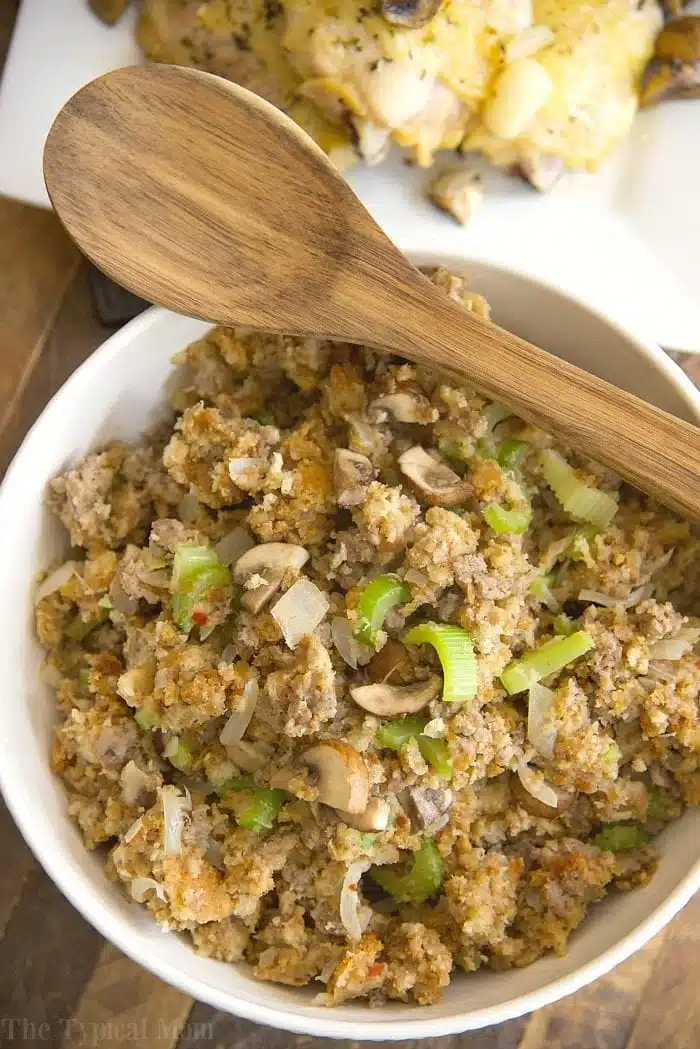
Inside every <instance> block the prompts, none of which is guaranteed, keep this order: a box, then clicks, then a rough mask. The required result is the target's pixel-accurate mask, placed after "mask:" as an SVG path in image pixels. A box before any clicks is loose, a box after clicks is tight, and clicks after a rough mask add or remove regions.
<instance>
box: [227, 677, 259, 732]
mask: <svg viewBox="0 0 700 1049" xmlns="http://www.w3.org/2000/svg"><path fill="white" fill-rule="evenodd" d="M259 692H260V688H259V686H258V681H257V678H254V677H251V678H249V679H248V680H247V681H246V683H245V685H244V687H243V694H242V695H241V697H240V700H239V706H238V707H237V708H236V710H234V712H233V714H231V717H230V718H229V719H228V721H227V722H226V724H225V725H224V727H223V728H222V730H221V734H220V735H219V739H220V741H221V742H222V743H223V745H224V746H225V747H229V746H233V744H234V743H238V742H239V740H241V739H243V736H244V735H245V731H246V729H247V728H248V725H249V724H250V719H251V718H252V716H253V712H254V711H255V704H256V703H257V702H258V695H259Z"/></svg>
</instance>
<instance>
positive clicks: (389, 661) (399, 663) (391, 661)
mask: <svg viewBox="0 0 700 1049" xmlns="http://www.w3.org/2000/svg"><path fill="white" fill-rule="evenodd" d="M410 666H411V660H410V657H409V655H408V649H407V648H406V646H405V645H404V644H403V643H402V642H401V641H395V640H394V638H392V637H390V638H389V640H388V641H387V643H386V644H385V645H384V647H383V648H380V649H379V651H378V652H375V653H374V655H373V656H372V658H371V659H370V661H369V663H368V664H367V671H368V673H369V676H370V677H371V679H372V681H374V682H376V683H384V682H387V683H389V682H391V683H392V684H397V682H398V681H399V680H400V679H401V674H402V672H404V671H406V670H408V669H409V668H410ZM392 678H393V681H392Z"/></svg>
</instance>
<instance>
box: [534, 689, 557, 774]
mask: <svg viewBox="0 0 700 1049" xmlns="http://www.w3.org/2000/svg"><path fill="white" fill-rule="evenodd" d="M553 699H554V693H553V692H552V690H551V688H545V687H544V685H540V684H538V683H535V684H534V685H533V686H532V687H531V689H530V694H529V698H528V706H527V738H528V741H529V742H530V743H531V744H532V746H533V747H534V748H535V750H536V751H537V753H538V754H541V755H542V757H543V758H547V759H548V760H550V761H551V759H552V757H553V755H554V745H555V743H556V741H557V731H556V728H555V727H554V725H553V724H552V700H553Z"/></svg>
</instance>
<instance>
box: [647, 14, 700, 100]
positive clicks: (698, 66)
mask: <svg viewBox="0 0 700 1049" xmlns="http://www.w3.org/2000/svg"><path fill="white" fill-rule="evenodd" d="M664 98H700V15H683V16H682V17H681V18H675V19H673V21H671V22H669V23H668V24H667V25H666V26H665V27H664V28H663V29H662V31H661V32H660V33H659V35H658V37H657V38H656V46H655V48H654V57H653V59H652V60H651V62H650V63H649V65H648V66H647V68H646V71H645V73H644V78H643V81H642V87H641V90H640V94H639V104H640V106H642V107H644V106H650V105H653V104H654V103H655V102H661V101H662V100H663V99H664Z"/></svg>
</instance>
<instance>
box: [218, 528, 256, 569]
mask: <svg viewBox="0 0 700 1049" xmlns="http://www.w3.org/2000/svg"><path fill="white" fill-rule="evenodd" d="M254 546H255V540H254V539H253V537H252V535H251V534H250V532H249V531H248V529H247V528H243V527H242V526H239V527H238V528H233V529H232V530H231V531H230V532H228V533H227V534H226V535H225V536H224V537H223V539H220V540H219V542H218V543H217V544H216V546H215V547H214V553H215V554H216V556H217V557H218V558H219V561H221V564H222V565H233V564H235V563H236V561H237V560H238V558H239V557H240V556H241V554H244V553H245V552H246V550H251V549H252V548H253V547H254Z"/></svg>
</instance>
